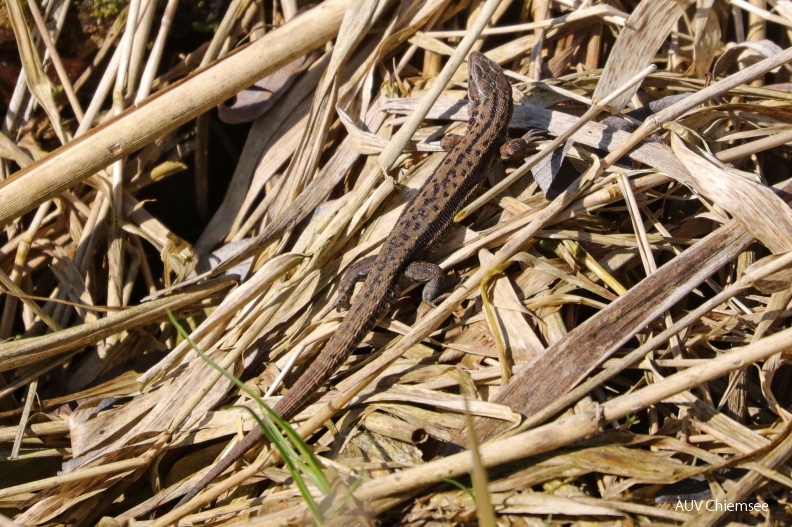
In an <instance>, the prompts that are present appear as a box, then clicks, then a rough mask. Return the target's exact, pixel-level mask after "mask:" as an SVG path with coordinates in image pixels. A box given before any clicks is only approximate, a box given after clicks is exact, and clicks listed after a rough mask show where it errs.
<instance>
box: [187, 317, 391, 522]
mask: <svg viewBox="0 0 792 527" xmlns="http://www.w3.org/2000/svg"><path fill="white" fill-rule="evenodd" d="M386 307H389V306H386ZM381 311H385V309H375V310H374V311H373V312H365V311H364V312H361V310H359V309H358V310H356V309H355V308H354V306H353V309H352V310H351V311H350V312H349V313H348V315H347V317H346V318H344V321H343V322H342V323H341V326H340V327H339V328H338V331H336V332H335V333H334V334H333V336H332V337H331V338H330V340H329V341H328V342H327V344H325V346H324V348H323V349H322V351H321V352H320V353H319V355H318V356H317V357H316V358H315V359H314V361H313V362H312V363H311V365H310V366H309V367H308V369H307V370H305V372H304V373H303V374H302V375H301V376H300V378H299V380H298V382H297V383H296V384H295V385H294V386H293V387H292V388H291V390H289V392H288V393H287V394H286V395H285V396H284V397H282V398H281V399H280V401H278V402H277V403H276V404H275V406H274V407H273V408H272V409H273V411H274V412H275V413H276V414H278V416H279V417H280V418H281V419H283V420H284V421H288V420H290V419H291V418H292V417H294V416H295V414H297V413H298V412H299V411H300V410H301V409H302V408H305V407H306V406H307V405H308V404H310V403H311V402H313V401H314V399H316V398H317V397H318V395H319V389H320V388H321V387H322V386H323V385H324V383H325V381H327V379H328V378H329V377H330V376H331V375H332V374H333V373H334V372H335V371H336V370H337V369H338V368H339V367H340V366H341V364H342V363H343V362H344V361H345V360H346V358H347V357H348V356H349V354H351V353H352V351H353V350H354V349H355V348H356V347H357V345H358V343H359V342H360V341H361V340H363V337H365V336H366V334H367V333H368V332H369V331H370V330H371V329H372V328H373V327H374V326H375V325H376V323H377V321H378V320H379V319H380V318H382V316H383V315H381V313H380V312H381ZM263 438H264V433H263V432H262V431H261V430H260V429H258V428H253V430H251V431H250V432H248V434H247V435H245V437H244V438H242V441H240V442H239V443H237V444H236V446H234V447H233V448H232V449H231V451H229V452H228V454H226V455H225V456H223V458H222V459H220V460H218V461H217V463H215V464H214V465H212V468H211V469H210V470H209V472H207V473H206V475H204V477H203V478H201V480H200V481H199V482H198V483H196V484H195V485H194V486H193V487H192V488H191V489H190V490H189V491H188V492H187V494H185V495H184V497H182V499H181V500H179V502H178V503H177V504H176V506H177V507H179V506H181V505H183V504H185V503H187V502H188V501H190V500H191V499H193V498H194V497H195V496H197V495H198V493H199V492H201V491H202V490H203V489H204V487H206V486H207V485H209V483H211V482H212V481H213V480H214V479H215V478H216V477H217V476H219V475H220V474H222V473H223V471H225V469H227V468H228V467H230V466H231V464H232V463H234V462H235V461H236V460H237V459H239V458H240V457H242V456H243V455H244V454H245V452H247V451H248V450H250V449H251V448H253V446H255V445H256V443H258V442H259V441H261V440H262V439H263Z"/></svg>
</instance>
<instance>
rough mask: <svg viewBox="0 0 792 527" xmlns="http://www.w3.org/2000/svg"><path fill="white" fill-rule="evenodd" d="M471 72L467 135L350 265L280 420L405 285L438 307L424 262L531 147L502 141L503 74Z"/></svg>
mask: <svg viewBox="0 0 792 527" xmlns="http://www.w3.org/2000/svg"><path fill="white" fill-rule="evenodd" d="M468 65H469V74H468V97H469V99H470V102H469V106H468V113H469V119H468V130H467V133H466V134H465V135H464V136H451V135H449V136H446V137H445V138H444V141H443V143H444V147H445V148H446V149H449V148H450V151H449V152H448V154H446V156H445V158H444V159H443V161H442V162H441V163H440V165H439V166H438V167H437V169H436V170H435V172H434V173H433V174H432V175H431V176H430V177H429V179H428V180H427V181H426V182H425V183H424V184H423V186H422V187H421V189H420V190H419V191H418V192H417V193H416V194H415V196H414V197H413V198H412V200H411V201H410V202H409V203H408V204H407V205H406V206H405V208H404V210H403V211H402V213H401V215H400V216H399V219H398V221H397V222H396V225H395V226H394V228H393V230H392V231H391V232H390V234H389V235H388V237H387V238H386V239H385V241H384V242H383V244H382V248H381V249H380V251H379V253H378V254H377V255H375V256H368V257H366V258H363V259H361V260H360V261H358V262H356V263H355V264H353V265H352V266H351V267H350V268H349V270H348V271H347V272H346V274H345V275H344V277H343V278H342V279H341V283H340V284H339V293H338V298H337V299H336V301H335V303H334V306H335V307H337V308H342V307H347V306H348V305H349V299H350V297H351V296H352V292H353V290H354V287H355V284H356V283H357V282H359V281H361V280H363V279H365V282H364V283H363V287H362V289H361V290H360V292H359V293H358V295H357V297H356V298H357V300H356V301H355V302H354V303H353V304H352V307H351V308H350V310H349V312H348V313H347V315H346V317H345V318H344V320H343V322H342V323H341V326H340V327H339V328H338V330H337V331H336V332H335V333H334V334H333V336H332V337H331V338H330V340H329V341H328V342H327V344H326V345H325V346H324V348H323V349H322V351H321V353H320V354H319V356H318V357H317V358H316V359H315V360H314V362H313V363H312V364H311V365H310V366H309V367H308V369H307V370H306V371H305V373H303V374H302V376H301V377H300V378H299V379H298V380H297V382H296V383H295V384H294V386H293V387H292V388H291V390H289V392H288V393H287V394H286V395H285V396H284V397H283V398H282V399H281V400H280V401H278V403H277V404H276V405H275V406H274V407H273V410H274V411H275V412H276V413H277V414H278V415H279V416H280V417H281V418H282V419H284V420H289V419H291V418H292V417H294V415H295V414H296V413H297V412H299V411H300V410H301V409H302V408H304V407H305V406H307V405H308V403H310V402H311V401H312V400H313V399H314V398H315V397H316V396H317V395H318V391H319V388H321V387H322V386H323V385H324V384H325V382H327V380H328V379H329V378H330V376H331V375H332V374H333V373H334V372H335V371H336V369H338V367H340V366H341V364H342V363H343V362H344V361H345V360H346V358H347V357H348V356H349V355H350V354H351V353H352V351H354V350H355V348H356V347H357V345H358V344H359V343H360V341H361V340H363V337H365V336H366V334H367V333H368V332H369V331H371V330H372V329H373V328H374V326H375V325H376V324H377V323H378V322H379V321H380V319H382V318H383V317H384V316H385V315H387V314H388V313H389V312H390V311H391V309H392V308H393V305H394V304H395V303H396V300H397V298H398V297H399V294H400V292H401V290H402V287H403V285H404V281H405V278H408V279H411V280H414V281H416V282H424V283H425V284H426V285H425V286H424V289H423V294H422V298H423V301H424V302H426V303H427V304H429V305H431V306H434V305H435V300H436V299H437V298H438V296H439V295H440V290H441V285H442V282H443V271H442V269H441V268H440V267H438V266H437V265H435V264H431V263H428V262H425V261H423V260H424V259H425V258H427V257H428V256H430V255H431V254H432V253H433V252H434V250H435V249H437V247H438V246H439V245H440V243H441V242H442V241H443V240H444V239H445V237H446V236H447V235H448V234H449V233H450V231H451V230H452V229H453V227H454V216H456V214H457V213H458V212H459V211H460V210H461V209H462V207H464V206H465V205H466V204H467V203H468V202H469V201H470V199H471V197H472V196H473V195H474V194H475V192H476V190H477V189H478V188H479V186H480V185H481V183H482V182H483V181H484V178H485V177H486V176H487V174H488V172H489V171H490V169H491V168H492V165H493V164H494V163H495V162H496V159H497V158H498V154H499V152H500V154H501V156H503V157H504V158H509V159H516V158H520V157H524V154H525V151H526V147H527V145H528V141H526V140H524V139H513V140H511V141H506V133H507V129H508V126H509V121H510V120H511V116H512V109H513V106H512V92H511V86H510V85H509V81H508V80H507V78H506V75H505V74H504V73H503V70H502V69H501V68H500V66H498V64H497V63H495V62H493V61H492V60H490V59H489V58H487V57H486V56H484V55H483V54H482V53H478V52H472V53H471V54H470V57H469V59H468ZM263 437H264V433H263V432H262V431H261V429H259V428H253V429H252V430H251V431H250V432H249V433H248V434H247V435H246V436H245V437H244V438H243V439H242V441H240V442H239V443H238V444H237V445H236V446H235V447H234V448H232V449H231V451H230V452H229V453H228V454H226V456H225V457H223V458H222V459H221V460H220V461H218V462H217V463H216V464H215V465H214V466H213V467H212V469H211V470H210V471H209V472H207V474H206V475H205V476H204V477H203V478H202V479H201V480H200V481H199V482H198V484H196V485H195V486H194V487H193V488H192V489H190V491H189V492H188V493H187V494H186V495H185V496H184V498H182V500H181V501H180V502H179V505H181V504H182V503H185V502H187V501H189V500H190V499H191V498H192V497H194V496H195V495H197V494H198V492H200V491H201V489H203V488H204V487H205V486H206V485H208V484H209V483H210V482H211V481H212V480H213V479H214V478H216V477H217V476H218V475H220V473H221V472H223V471H224V470H225V469H226V468H227V467H229V466H230V465H231V464H232V463H233V462H234V461H236V460H237V459H238V458H239V457H240V456H242V455H243V454H244V453H245V452H247V451H248V450H249V449H250V448H252V447H253V446H254V445H255V444H257V443H258V442H259V441H261V440H262V439H263Z"/></svg>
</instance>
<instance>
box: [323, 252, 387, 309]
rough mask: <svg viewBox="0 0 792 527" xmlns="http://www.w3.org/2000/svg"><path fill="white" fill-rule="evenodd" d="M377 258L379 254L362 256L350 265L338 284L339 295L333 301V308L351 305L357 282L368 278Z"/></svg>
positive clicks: (343, 307)
mask: <svg viewBox="0 0 792 527" xmlns="http://www.w3.org/2000/svg"><path fill="white" fill-rule="evenodd" d="M376 259H377V255H376V254H373V255H371V256H366V257H365V258H361V259H360V260H358V261H357V262H355V263H353V264H352V265H351V266H349V269H347V272H346V273H344V276H342V277H341V282H340V283H339V284H338V296H337V297H336V299H335V301H334V302H333V308H335V309H337V310H339V311H340V310H341V309H347V308H348V307H349V301H350V299H351V298H352V293H354V291H355V284H357V283H358V282H360V281H361V280H363V279H365V278H366V276H367V275H368V274H369V271H370V270H371V267H372V266H373V265H374V261H375V260H376Z"/></svg>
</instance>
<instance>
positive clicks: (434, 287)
mask: <svg viewBox="0 0 792 527" xmlns="http://www.w3.org/2000/svg"><path fill="white" fill-rule="evenodd" d="M404 276H406V277H407V278H409V279H410V280H414V281H416V282H421V283H423V284H425V285H424V288H423V294H422V295H421V298H422V299H423V301H424V302H426V303H427V304H428V305H430V306H432V307H437V305H438V304H439V302H438V301H439V300H441V297H440V293H441V292H442V290H443V278H444V276H445V274H444V273H443V269H442V268H441V267H440V266H439V265H435V264H433V263H429V262H412V263H411V264H410V265H408V266H407V269H405V271H404Z"/></svg>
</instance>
